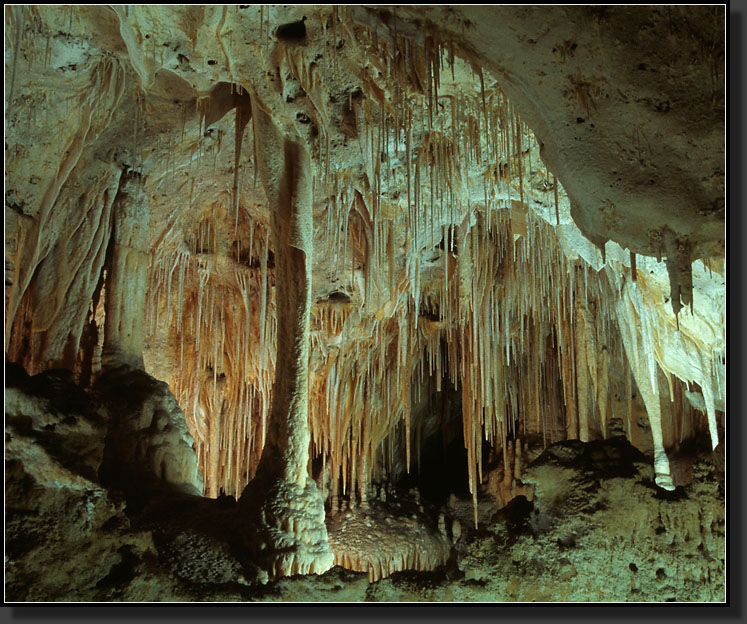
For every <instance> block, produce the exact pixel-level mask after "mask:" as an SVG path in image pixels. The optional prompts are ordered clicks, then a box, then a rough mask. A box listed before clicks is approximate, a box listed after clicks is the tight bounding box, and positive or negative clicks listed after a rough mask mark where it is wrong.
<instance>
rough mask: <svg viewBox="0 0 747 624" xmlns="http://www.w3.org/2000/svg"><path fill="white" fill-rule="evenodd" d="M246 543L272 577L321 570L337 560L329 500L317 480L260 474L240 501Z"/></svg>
mask: <svg viewBox="0 0 747 624" xmlns="http://www.w3.org/2000/svg"><path fill="white" fill-rule="evenodd" d="M239 514H240V516H241V517H242V521H243V522H244V523H245V524H244V535H243V537H244V543H245V545H246V548H247V550H248V551H249V554H250V555H251V560H252V562H253V563H254V564H256V565H257V566H259V567H260V568H261V569H263V570H265V571H266V572H267V576H268V578H279V577H282V576H291V575H295V574H322V573H324V572H326V571H327V570H329V569H330V568H331V567H332V565H333V563H334V555H333V554H332V551H331V550H330V547H329V542H328V540H327V529H326V527H325V524H324V515H325V514H324V502H323V501H322V497H321V496H320V494H319V491H318V489H317V487H316V483H314V481H313V480H312V479H307V480H306V484H305V486H303V487H301V486H300V485H298V484H297V483H291V482H288V481H285V480H283V479H282V478H280V477H278V476H274V477H269V478H266V479H263V478H262V477H261V476H260V477H258V478H255V479H254V480H253V481H252V482H251V483H250V484H249V485H248V486H247V488H246V490H245V491H244V494H243V495H242V497H241V501H240V504H239Z"/></svg>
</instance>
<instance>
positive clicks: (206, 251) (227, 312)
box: [146, 218, 277, 497]
mask: <svg viewBox="0 0 747 624" xmlns="http://www.w3.org/2000/svg"><path fill="white" fill-rule="evenodd" d="M215 226H216V222H215V221H212V220H211V219H209V218H206V219H204V220H200V221H198V222H197V224H195V227H194V228H193V231H192V235H191V236H190V237H189V239H188V241H187V242H186V243H185V244H183V245H181V246H180V245H176V244H175V245H173V246H170V245H167V244H166V245H162V246H161V247H160V248H159V254H158V255H157V256H156V258H155V260H154V262H153V263H152V266H151V275H150V287H149V290H148V305H147V315H146V324H147V330H148V332H149V335H150V336H153V337H154V336H156V335H158V334H160V333H161V332H164V333H166V334H167V335H168V336H169V348H170V353H171V357H172V358H173V361H174V364H175V365H178V368H176V370H174V371H173V374H172V375H171V379H170V385H171V388H172V391H173V392H174V395H175V396H176V397H177V399H178V401H179V404H180V405H181V406H182V407H183V409H184V413H185V416H186V418H187V423H188V426H189V429H190V431H191V433H192V435H193V437H194V439H195V446H196V448H195V450H196V453H197V457H198V462H199V466H200V470H201V472H202V474H203V476H204V479H205V494H206V495H207V496H217V495H218V494H219V493H220V491H221V490H222V491H224V492H225V493H227V494H231V495H234V496H237V497H238V495H240V494H241V492H242V490H243V488H244V486H245V485H246V483H247V482H248V481H249V479H250V478H251V477H252V476H253V474H254V470H255V469H256V465H257V462H258V461H259V457H260V455H261V452H262V448H263V446H264V440H265V436H266V432H267V419H268V412H269V407H270V400H271V389H272V382H273V371H274V368H275V354H276V350H277V348H276V343H277V337H276V320H275V306H274V298H273V297H272V282H273V281H274V277H273V267H272V266H271V263H270V262H269V259H270V254H269V246H268V245H269V239H270V237H269V236H268V232H267V230H266V229H265V228H263V227H262V226H260V225H259V224H256V223H251V222H249V223H246V222H244V223H242V227H243V228H244V229H245V230H247V231H246V232H245V233H246V234H247V238H248V239H249V241H250V242H249V243H248V246H247V248H246V250H245V251H246V254H247V255H243V254H242V252H241V250H240V249H239V248H238V247H237V246H235V249H234V251H233V253H234V254H235V257H233V258H230V259H229V258H225V257H221V256H219V255H218V254H216V253H215V251H216V248H217V245H218V238H217V237H218V234H217V233H216V227H215ZM247 258H248V259H247Z"/></svg>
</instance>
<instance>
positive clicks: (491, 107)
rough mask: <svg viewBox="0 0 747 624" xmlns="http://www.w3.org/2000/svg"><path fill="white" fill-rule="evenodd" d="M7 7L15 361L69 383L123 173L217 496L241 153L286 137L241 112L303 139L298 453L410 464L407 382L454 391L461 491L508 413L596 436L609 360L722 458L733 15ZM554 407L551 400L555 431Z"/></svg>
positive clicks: (242, 459)
mask: <svg viewBox="0 0 747 624" xmlns="http://www.w3.org/2000/svg"><path fill="white" fill-rule="evenodd" d="M5 24H6V57H5V58H6V77H7V78H6V211H5V214H6V219H5V223H6V235H5V249H6V353H7V355H8V357H9V359H11V360H12V361H15V362H19V363H22V364H23V365H24V366H26V367H27V369H28V370H29V372H39V371H42V370H45V369H47V368H57V367H62V368H71V369H75V370H76V371H78V372H79V373H80V370H81V366H82V364H81V356H80V354H81V352H83V351H85V350H86V348H88V347H86V345H87V344H89V345H96V344H97V341H100V335H97V334H95V330H93V331H94V334H92V333H91V331H90V327H91V326H93V327H96V326H97V327H103V325H104V319H103V307H102V306H101V305H99V302H100V301H102V300H103V299H105V297H106V294H107V293H106V290H107V287H106V282H105V280H104V278H103V276H104V274H105V272H106V267H107V266H108V265H107V260H106V258H107V244H108V242H109V240H110V237H111V235H112V227H113V225H112V224H113V223H114V218H113V216H112V205H113V203H114V201H115V198H116V197H117V194H118V192H120V190H121V188H122V185H123V183H124V181H125V179H131V178H133V176H134V177H136V178H137V179H138V180H140V184H141V187H142V190H143V191H144V193H145V196H147V201H148V209H149V221H148V222H147V225H146V226H143V227H142V228H141V230H138V232H137V233H136V236H138V237H139V240H140V241H141V242H142V243H143V244H144V249H145V250H146V252H147V254H148V257H149V263H148V278H147V282H146V283H144V284H142V285H141V288H142V291H143V293H144V295H145V296H144V298H145V310H144V313H143V319H142V325H143V330H144V332H145V341H144V347H143V358H144V362H145V368H146V370H147V371H148V372H150V373H151V374H152V375H153V376H155V377H157V378H159V379H163V380H165V381H167V382H168V383H169V385H170V387H171V390H172V392H173V393H174V395H175V396H176V397H177V399H178V401H179V404H180V405H181V406H182V408H183V409H184V411H185V416H186V418H187V423H188V425H189V428H190V432H191V434H192V435H193V436H194V439H195V443H196V449H197V453H198V463H199V464H200V469H201V471H202V473H203V476H204V479H205V488H206V493H207V494H208V495H211V496H216V495H217V494H218V492H219V490H221V489H223V490H225V491H227V492H230V493H234V494H236V495H238V494H239V493H240V492H241V490H242V488H243V486H244V485H245V484H246V483H247V481H248V480H249V479H250V477H251V475H252V472H253V469H254V466H256V463H257V461H258V459H259V456H260V454H261V450H262V446H263V443H264V439H265V435H266V427H267V425H266V419H267V414H268V410H269V405H270V399H271V392H272V381H273V371H274V368H275V364H276V362H275V359H276V332H277V323H276V316H277V315H276V310H275V298H274V292H275V286H276V284H275V261H274V254H275V250H274V249H273V241H272V237H271V236H270V224H271V218H270V213H271V211H270V207H269V205H268V198H267V193H266V191H265V186H264V185H263V182H262V180H261V179H260V178H261V176H260V172H259V171H258V167H257V163H258V162H260V161H263V162H269V163H270V164H269V165H268V167H272V166H274V165H272V163H273V162H275V161H277V163H278V164H277V167H281V164H282V159H283V154H282V153H280V152H279V151H277V150H275V151H273V150H272V145H269V144H267V143H266V142H263V140H262V136H263V134H262V132H257V125H256V124H257V119H258V117H260V116H262V115H263V116H265V117H267V118H269V119H271V121H272V123H273V124H274V127H275V128H276V129H277V132H279V134H280V136H284V137H288V138H290V139H292V140H293V141H297V142H300V143H301V144H302V145H303V146H304V147H305V149H306V150H307V151H308V154H309V166H310V171H308V172H307V174H308V175H310V176H311V179H312V196H313V207H312V212H313V231H312V238H313V241H312V242H313V250H314V253H313V262H312V266H311V275H312V282H311V284H312V285H311V288H312V292H311V300H312V302H313V303H312V310H311V335H310V370H311V376H310V381H309V387H310V426H311V440H312V442H311V444H312V456H315V457H317V456H319V457H324V458H325V461H327V462H329V463H330V465H332V466H333V467H334V472H335V474H334V475H333V477H331V479H332V482H333V486H334V487H338V481H339V482H340V484H341V487H342V488H343V489H345V488H348V489H350V488H354V487H357V488H358V489H359V490H361V493H362V491H363V489H365V483H366V482H367V481H370V479H371V478H372V474H374V473H376V471H377V470H379V471H380V470H384V471H394V470H395V468H396V466H395V464H397V461H398V460H396V456H397V455H398V454H401V456H402V459H401V460H399V461H400V463H402V462H404V463H405V464H407V465H409V464H410V462H411V461H412V462H415V461H416V458H415V457H414V454H415V452H416V451H415V450H413V451H412V453H411V450H410V441H411V440H412V439H414V436H415V435H416V433H415V432H416V430H417V432H419V433H417V435H427V434H428V432H429V427H431V424H429V422H428V420H427V418H418V417H416V416H417V413H418V409H417V406H418V405H420V404H421V403H422V400H421V398H422V397H420V395H419V392H420V391H418V392H414V393H413V396H410V394H411V391H410V385H411V380H412V379H415V378H417V379H418V380H419V381H418V383H415V382H413V383H412V385H413V386H418V387H421V386H424V384H425V383H426V381H427V380H428V379H434V380H435V381H434V382H433V383H434V384H435V386H436V388H435V390H436V391H438V392H440V391H441V390H442V389H441V384H442V381H441V380H442V379H443V380H444V382H443V383H444V384H445V383H446V381H445V380H447V379H448V380H449V383H451V384H452V385H453V387H454V388H462V389H463V390H462V393H463V396H462V406H461V408H462V415H463V419H464V423H463V424H464V436H465V440H467V441H466V442H465V444H466V446H468V448H469V449H471V450H469V454H470V468H469V470H470V481H471V483H472V482H475V481H479V480H480V479H481V474H480V471H481V470H482V467H481V465H480V457H479V452H478V451H477V450H476V449H477V448H478V445H479V441H480V440H481V439H482V438H486V439H488V440H489V441H491V442H493V443H495V444H496V445H498V446H500V441H501V440H504V441H505V439H506V437H507V436H510V435H513V434H512V432H511V431H512V428H513V427H514V424H513V423H515V422H520V421H521V418H520V417H519V416H518V415H517V414H524V413H525V410H526V414H528V415H527V416H526V419H527V420H528V421H529V424H528V425H527V424H526V423H524V424H522V427H525V429H524V430H525V431H529V430H531V431H533V432H534V433H536V434H542V433H543V432H544V434H545V436H546V437H547V436H549V437H550V438H553V437H555V438H556V439H557V438H560V437H565V436H566V435H567V436H568V437H574V436H579V435H581V437H582V439H583V437H584V435H585V436H586V437H587V438H588V437H589V435H593V433H592V434H590V433H589V431H592V432H593V431H595V430H596V429H600V430H601V432H602V434H604V432H605V431H606V423H607V419H608V417H609V414H610V413H613V412H615V409H620V410H622V411H624V406H623V407H622V408H619V407H618V408H616V407H615V405H614V400H613V398H611V396H608V393H607V390H606V389H605V387H604V386H605V379H606V377H604V375H607V374H608V373H607V371H608V369H609V368H610V367H614V366H615V363H617V364H618V365H619V366H620V367H621V368H622V367H623V366H627V367H628V368H631V369H632V370H633V375H634V377H635V381H636V383H637V384H638V385H641V384H643V381H644V379H646V380H649V381H650V380H651V379H654V381H653V386H654V387H655V388H654V390H652V392H651V393H650V394H651V396H652V397H655V400H656V401H658V396H659V389H658V381H656V376H657V374H658V371H659V370H661V371H662V372H663V373H664V374H665V375H666V378H667V380H668V381H669V392H670V393H671V394H672V396H674V394H675V391H674V390H672V379H673V378H674V379H675V380H679V381H681V382H683V383H693V384H697V385H698V387H699V389H700V390H699V392H700V393H701V399H700V400H701V403H702V405H703V410H704V411H707V412H708V416H709V419H710V423H709V429H710V435H711V437H712V439H713V443H714V446H715V444H716V438H715V437H714V436H717V434H716V425H715V411H716V409H717V408H718V409H723V405H722V403H723V397H724V395H725V381H724V372H723V366H724V353H725V336H724V328H725V316H724V315H725V303H724V299H725V255H724V246H725V211H726V205H725V191H724V188H725V118H724V111H725V101H724V97H725V88H724V84H725V83H724V80H725V79H724V63H725V57H724V7H723V6H672V7H667V6H649V7H632V6H611V7H602V6H593V7H582V6H578V7H577V6H574V7H555V6H520V7H517V6H487V5H486V6H403V7H379V6H376V7H366V6H354V7H335V6H311V5H306V6H304V5H299V6H261V7H260V6H255V5H231V6H228V5H225V6H215V5H210V6H202V5H190V6H177V5H169V6H151V5H138V6H113V7H109V6H88V5H80V6H71V7H64V6H25V7H21V6H7V7H6V13H5ZM87 328H89V329H87ZM99 334H100V332H99ZM87 341H88V342H87ZM550 343H552V345H555V347H550V346H547V345H549V344H550ZM540 345H541V346H540ZM557 345H559V347H558V346H557ZM623 347H624V348H623ZM91 348H94V347H93V346H92V347H91ZM552 348H555V349H556V351H557V353H558V354H559V355H558V356H557V358H555V359H553V357H550V356H548V354H549V353H551V352H552V353H554V352H553V351H552ZM94 350H95V348H94ZM584 353H586V354H585V355H584ZM600 353H607V355H604V356H602V357H600V358H598V357H597V356H598V355H599V354H600ZM92 365H93V366H94V367H95V363H94V364H91V363H90V362H89V364H88V366H92ZM569 367H570V368H569ZM573 370H575V371H576V372H575V373H574V372H573ZM548 379H551V380H552V381H548ZM512 380H513V381H512ZM517 380H518V381H517ZM621 383H622V382H621ZM628 383H630V380H629V379H628ZM553 384H555V385H553ZM665 387H666V382H665ZM547 388H554V390H553V392H554V394H553V397H554V398H551V397H549V396H548V395H546V394H543V393H545V392H547V390H546V389H547ZM688 388H690V386H688ZM696 394H697V392H696ZM646 396H648V394H646V395H645V396H644V399H645V398H646ZM651 400H652V401H653V400H654V399H653V398H652V399H651ZM693 400H696V399H693ZM623 403H624V401H623ZM548 404H549V405H550V406H552V407H553V408H557V409H558V410H561V411H562V410H570V412H566V413H565V415H564V416H560V417H558V421H557V422H555V424H552V423H549V422H548V423H545V420H544V416H542V418H540V415H539V412H540V411H541V410H540V408H539V406H540V405H548ZM496 405H500V407H495V406H496ZM569 405H571V406H572V407H568V406H569ZM561 406H562V407H561ZM647 407H648V405H647ZM657 409H658V408H657ZM649 411H650V410H649ZM569 413H570V414H571V415H568V414H569ZM649 416H651V413H649ZM655 418H658V416H656V415H655ZM589 423H601V424H589ZM584 428H585V431H586V433H585V434H584V433H583V431H584ZM400 438H402V439H404V440H406V442H405V443H404V444H403V445H401V446H404V447H406V448H405V449H404V450H403V449H402V448H401V446H398V444H399V442H398V440H400ZM654 443H655V444H656V440H655V441H654ZM411 454H413V457H411ZM387 458H388V459H387ZM382 466H383V468H382ZM401 468H402V467H401V466H400V469H401ZM356 484H357V485H356Z"/></svg>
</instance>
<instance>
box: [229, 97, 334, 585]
mask: <svg viewBox="0 0 747 624" xmlns="http://www.w3.org/2000/svg"><path fill="white" fill-rule="evenodd" d="M252 115H253V117H254V131H255V141H256V143H257V150H256V153H257V168H258V170H259V174H260V178H261V180H262V185H263V186H264V189H265V194H266V195H267V199H268V203H269V208H270V215H271V217H270V219H271V229H272V235H273V244H274V248H275V278H276V279H275V284H276V286H275V298H276V300H275V302H276V310H277V358H276V366H275V381H274V384H273V391H272V405H271V407H270V415H269V423H268V430H267V438H266V440H265V446H264V448H263V450H262V457H261V458H260V461H259V465H258V467H257V472H256V475H255V477H254V479H252V481H251V482H250V483H249V484H248V485H247V487H246V488H245V490H244V492H243V493H242V495H241V498H240V500H239V511H240V513H241V514H242V517H243V519H244V522H245V530H246V534H245V540H246V544H247V547H248V549H249V550H250V551H251V552H252V554H253V561H255V562H256V563H257V564H258V565H260V566H261V567H262V568H263V570H264V571H265V572H266V573H267V574H268V576H270V577H273V578H277V577H280V576H287V575H290V574H308V573H317V574H321V573H323V572H326V571H327V570H328V569H329V568H331V567H332V565H333V562H334V557H333V555H332V551H331V550H330V547H329V540H328V537H327V528H326V526H325V524H324V520H325V512H324V501H323V500H322V496H321V494H320V492H319V490H318V489H317V487H316V483H315V482H314V480H313V479H312V478H311V477H310V476H309V474H308V465H309V446H310V442H311V431H310V429H309V423H308V418H309V340H310V314H311V258H312V236H313V224H312V185H311V160H310V158H309V154H308V152H307V150H306V148H305V146H304V145H303V144H302V142H301V140H300V139H299V138H298V137H297V136H296V135H295V134H287V135H284V134H283V133H282V132H281V130H280V128H278V127H277V126H276V125H275V122H274V121H273V119H272V118H271V117H270V114H269V113H268V112H266V111H265V110H263V109H262V108H261V103H260V102H258V101H257V100H256V98H253V99H252Z"/></svg>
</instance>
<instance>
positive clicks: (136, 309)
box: [101, 173, 150, 369]
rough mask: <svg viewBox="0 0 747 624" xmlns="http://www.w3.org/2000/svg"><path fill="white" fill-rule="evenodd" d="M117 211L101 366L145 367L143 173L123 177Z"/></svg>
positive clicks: (146, 224)
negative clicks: (141, 175) (141, 174)
mask: <svg viewBox="0 0 747 624" xmlns="http://www.w3.org/2000/svg"><path fill="white" fill-rule="evenodd" d="M113 211H114V225H113V232H112V239H111V242H110V250H109V251H110V254H111V256H110V259H109V263H108V266H107V273H108V275H107V279H106V300H105V307H104V309H105V312H106V318H105V320H104V346H103V351H102V354H101V363H102V366H103V367H105V368H114V367H117V366H123V365H125V366H128V367H130V368H138V369H144V368H145V367H144V364H143V342H144V332H145V291H146V286H147V279H148V250H149V227H150V208H149V205H148V197H147V195H146V194H145V191H144V190H143V186H142V179H141V177H140V175H139V174H137V173H131V174H125V175H123V176H122V179H121V182H120V187H119V191H118V193H117V196H116V198H115V200H114V206H113Z"/></svg>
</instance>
